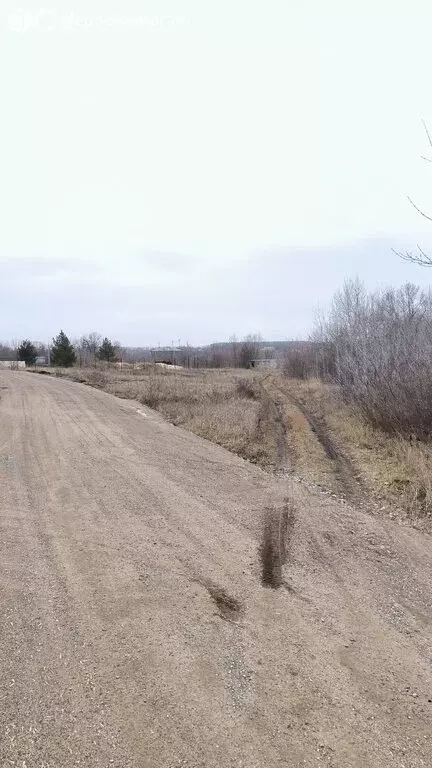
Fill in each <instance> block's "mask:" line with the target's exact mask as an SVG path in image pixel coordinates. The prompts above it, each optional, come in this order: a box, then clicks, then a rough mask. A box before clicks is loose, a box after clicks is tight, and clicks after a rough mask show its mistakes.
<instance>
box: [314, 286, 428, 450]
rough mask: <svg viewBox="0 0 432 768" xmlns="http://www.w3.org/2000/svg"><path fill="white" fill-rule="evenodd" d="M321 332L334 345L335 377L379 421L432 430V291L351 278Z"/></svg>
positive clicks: (414, 431)
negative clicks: (381, 286) (374, 285)
mask: <svg viewBox="0 0 432 768" xmlns="http://www.w3.org/2000/svg"><path fill="white" fill-rule="evenodd" d="M315 338H316V339H318V340H320V341H321V342H324V343H326V344H328V345H330V346H331V347H332V349H333V350H334V357H335V370H334V373H333V379H334V380H335V381H336V382H337V383H338V384H339V385H340V386H341V388H342V392H343V394H344V395H345V397H346V399H347V400H349V401H350V402H353V403H355V405H356V406H357V407H359V408H360V409H361V411H362V413H363V415H364V416H365V418H366V419H367V421H368V422H369V423H370V424H372V425H373V426H374V427H380V428H381V429H383V430H385V431H386V432H388V433H399V434H402V435H412V436H415V437H417V438H419V439H424V438H426V437H428V436H429V435H430V434H431V433H432V295H431V293H430V292H428V293H426V292H424V291H421V290H420V289H419V288H417V287H416V286H414V285H412V284H410V283H408V284H406V285H404V286H403V287H401V288H398V289H395V288H388V289H385V290H378V291H375V292H373V293H368V292H367V291H366V289H365V287H364V286H363V285H362V284H361V283H360V282H359V281H349V282H347V283H346V284H345V286H344V287H343V289H342V290H341V291H339V292H338V293H337V294H336V295H335V297H334V300H333V305H332V308H331V311H330V313H329V316H328V317H327V318H326V319H324V320H323V321H321V323H320V326H319V328H318V329H317V333H316V335H315Z"/></svg>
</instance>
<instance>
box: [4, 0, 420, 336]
mask: <svg viewBox="0 0 432 768" xmlns="http://www.w3.org/2000/svg"><path fill="white" fill-rule="evenodd" d="M4 6H5V13H4V15H3V16H2V17H0V51H1V52H0V59H1V66H0V81H1V89H2V107H3V115H4V116H5V118H6V119H3V120H2V123H1V125H0V139H1V144H0V146H1V150H2V158H1V175H0V224H1V226H0V338H3V339H9V338H20V337H22V336H30V337H32V338H38V339H43V340H46V339H49V338H50V337H51V336H52V335H53V334H54V333H56V332H57V330H58V328H59V327H60V326H62V327H64V329H65V330H66V331H67V332H68V333H69V334H70V335H71V336H72V337H74V336H78V335H80V334H81V333H84V332H87V331H90V330H100V331H101V332H102V333H106V334H109V335H110V336H113V337H115V338H118V339H120V340H121V341H122V342H123V343H125V344H134V345H135V344H153V343H158V342H161V343H170V342H171V340H173V339H178V338H180V339H181V340H182V341H189V342H190V343H203V342H207V341H213V340H217V339H219V340H220V339H224V338H226V337H227V336H229V335H230V334H232V333H237V334H238V335H242V334H245V333H247V332H249V331H260V332H261V333H262V334H263V335H265V336H266V337H273V338H285V337H298V336H302V335H304V334H305V332H306V331H307V329H308V328H309V327H310V325H311V323H312V320H313V315H314V308H315V307H316V306H317V304H321V305H325V304H326V303H327V302H328V300H329V297H330V296H331V294H332V292H333V291H334V290H335V289H336V288H337V287H338V286H339V285H340V283H341V282H342V281H343V279H344V278H345V277H346V276H353V275H355V274H358V275H359V276H360V277H362V278H363V279H365V281H366V282H367V283H368V285H371V286H372V285H375V284H382V283H384V282H392V283H400V282H402V281H404V280H412V281H414V282H419V283H421V284H423V285H426V284H428V282H429V280H430V278H432V274H431V273H429V272H427V271H426V270H421V269H419V268H417V269H416V268H415V267H413V266H410V265H407V264H404V263H400V262H398V260H397V259H396V257H395V256H393V255H392V253H391V248H392V247H396V248H397V247H405V246H407V247H412V248H415V245H416V243H417V242H420V243H421V244H422V245H423V246H424V247H425V248H427V247H428V246H429V245H430V246H432V224H431V223H428V222H427V221H426V220H424V219H422V218H421V217H420V216H419V215H418V214H417V213H416V212H415V211H414V210H413V209H412V207H411V206H410V205H409V203H408V202H407V200H406V195H407V194H410V195H411V196H412V197H413V198H414V199H415V201H416V202H417V203H418V204H419V205H420V206H424V207H425V208H426V209H427V208H428V203H429V200H430V199H431V195H430V192H431V189H432V166H431V165H428V164H427V163H425V162H424V161H422V160H421V159H420V155H421V154H422V153H427V149H428V147H427V142H426V138H425V135H424V133H423V129H422V125H421V118H423V119H425V120H426V121H428V122H429V123H430V124H431V125H432V99H431V97H430V91H429V78H430V72H431V70H432V50H431V47H430V40H429V33H430V29H431V22H432V9H431V7H430V4H429V3H427V2H426V1H424V2H422V1H421V0H413V1H412V2H411V3H408V2H407V1H405V0H404V2H394V0H393V2H387V1H386V0H380V2H376V0H375V1H374V2H373V1H372V0H364V2H362V3H347V2H346V0H337V1H336V0H327V2H325V3H323V2H322V0H313V1H312V0H290V2H287V0H269V1H268V2H263V1H261V2H251V1H250V0H249V1H248V2H246V0H231V1H230V2H228V0H220V1H219V2H218V3H206V2H203V0H175V2H164V0H157V2H153V3H152V2H143V0H141V1H140V2H133V1H132V0H125V1H123V2H121V3H120V2H119V0H116V2H106V1H105V2H104V3H102V2H99V3H98V2H96V1H95V0H87V1H86V2H85V3H81V4H77V3H76V1H75V0H74V3H73V4H72V3H71V2H69V0H57V2H56V3H55V5H54V4H53V5H52V6H50V5H47V6H41V5H40V4H39V3H37V2H34V3H31V2H28V3H27V4H26V6H25V8H24V11H23V10H22V6H18V5H16V6H14V4H13V3H10V4H8V2H7V0H5V3H4ZM17 9H18V10H17ZM431 153H432V150H431ZM429 211H430V209H429Z"/></svg>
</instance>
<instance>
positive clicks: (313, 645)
mask: <svg viewBox="0 0 432 768" xmlns="http://www.w3.org/2000/svg"><path fill="white" fill-rule="evenodd" d="M287 499H288V501H287ZM286 509H289V510H290V518H289V525H288V526H286V535H287V539H288V541H287V542H286V543H285V544H286V546H285V548H286V562H285V565H284V567H283V573H282V580H281V581H282V583H281V586H280V588H278V589H272V588H270V587H269V586H264V585H263V583H262V577H263V564H262V562H261V559H262V557H263V553H265V551H266V549H265V546H264V545H265V543H266V542H264V544H263V540H262V539H263V530H264V531H266V535H268V531H269V530H270V529H271V527H272V525H273V523H271V522H270V523H269V521H276V523H275V524H276V526H277V521H278V520H280V519H283V514H282V513H283V512H284V510H286ZM293 510H294V513H293ZM281 515H282V518H281ZM282 529H283V530H285V527H284V526H281V530H282ZM267 543H268V542H267ZM0 550H1V551H0V610H1V624H0V740H1V742H0V766H1V768H6V767H7V768H9V766H16V767H17V768H70V767H71V766H74V767H75V766H81V767H85V768H96V767H98V766H103V767H104V768H111V766H115V768H129V767H130V768H147V767H148V768H180V767H181V766H182V767H183V768H230V767H231V766H233V767H234V766H236V767H237V766H239V767H240V766H243V767H244V768H276V767H278V768H279V767H282V766H283V767H284V768H297V766H316V767H319V766H323V767H325V766H333V767H334V768H351V767H354V766H356V767H358V768H360V766H361V768H368V767H369V766H370V767H371V768H372V767H373V768H381V767H382V766H391V767H392V768H393V766H395V767H396V766H398V767H400V768H403V767H404V768H417V766H430V765H431V764H432V744H431V733H432V674H431V660H432V650H431V636H432V631H431V597H430V595H431V584H432V554H431V543H430V538H429V537H427V536H426V535H425V534H422V533H420V532H418V531H415V530H413V529H410V528H404V527H401V526H399V525H397V524H396V523H394V522H392V521H388V520H383V519H380V518H379V517H378V516H373V515H369V514H366V513H365V512H364V511H360V510H356V509H355V508H354V507H352V506H350V505H348V504H342V503H340V502H339V501H337V500H335V499H329V498H327V497H325V498H324V497H323V496H321V495H320V494H319V493H318V492H316V493H315V492H314V491H311V490H308V489H306V488H304V487H302V486H301V484H298V483H295V482H294V481H292V480H287V479H284V478H279V479H275V478H272V477H270V476H269V475H266V474H265V473H263V472H261V471H260V470H258V469H256V468H255V467H253V466H251V465H249V464H247V463H246V462H244V461H242V460H241V459H239V458H237V457H235V456H233V455H231V454H229V453H227V452H226V451H224V450H223V449H221V448H219V447H217V446H215V445H212V444H210V443H207V442H205V441H203V440H200V439H199V438H197V437H195V436H194V435H192V434H189V433H186V432H184V431H182V430H180V429H176V428H175V427H172V426H171V425H169V424H166V423H165V422H164V421H163V420H162V419H161V418H160V417H159V416H158V415H157V414H155V413H153V412H151V411H150V410H148V409H145V408H144V407H142V406H139V405H138V404H137V403H134V402H131V401H123V400H118V399H116V398H115V397H113V396H111V395H108V394H105V393H103V392H99V391H96V390H92V389H90V388H88V387H85V386H84V385H80V384H76V383H73V382H70V381H66V380H58V379H55V378H52V377H48V376H34V375H29V374H28V373H19V372H8V371H4V372H0ZM267 566H268V563H267ZM264 570H265V568H264ZM278 583H280V581H279V582H278Z"/></svg>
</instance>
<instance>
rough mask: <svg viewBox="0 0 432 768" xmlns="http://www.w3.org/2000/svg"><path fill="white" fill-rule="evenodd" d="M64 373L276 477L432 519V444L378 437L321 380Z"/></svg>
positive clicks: (128, 371)
mask: <svg viewBox="0 0 432 768" xmlns="http://www.w3.org/2000/svg"><path fill="white" fill-rule="evenodd" d="M50 373H51V374H53V373H54V371H52V370H51V371H50ZM54 375H57V376H67V377H68V378H70V379H73V380H76V381H79V382H81V383H85V384H88V385H90V386H93V387H97V388H99V389H103V390H104V391H106V392H110V393H112V394H114V395H117V396H118V397H122V398H129V399H134V400H137V401H139V402H140V403H143V404H145V405H147V406H149V407H150V408H154V409H155V410H157V411H159V412H160V413H161V414H162V415H163V416H164V417H165V418H166V419H167V420H169V421H170V422H171V423H172V424H175V425H176V426H181V427H184V428H185V429H188V430H190V431H192V432H194V433H195V434H197V435H199V436H201V437H203V438H206V439H207V440H211V441H213V442H215V443H218V444H219V445H222V446H223V447H224V448H227V449H228V450H229V451H232V452H234V453H237V454H238V455H240V456H242V457H243V458H245V459H247V460H249V461H251V462H253V463H255V464H257V465H259V466H260V467H262V468H263V469H264V470H266V471H275V470H281V469H283V470H284V471H286V472H287V473H293V474H295V475H297V476H299V477H301V478H302V479H305V480H307V481H310V482H312V483H313V484H316V485H319V486H322V487H324V488H327V489H329V490H330V491H331V492H333V493H335V494H337V495H339V496H344V497H346V498H350V497H352V498H354V496H358V495H359V494H363V496H364V497H365V498H366V497H367V498H369V499H370V500H373V501H374V503H375V505H376V506H377V507H378V508H379V509H381V510H382V511H383V512H385V513H386V514H390V515H393V514H399V515H400V514H401V511H402V514H404V515H405V516H406V517H408V518H410V519H412V520H419V519H423V520H424V519H426V518H428V517H430V516H431V515H432V479H431V478H432V474H431V470H432V450H431V445H430V444H429V443H419V442H410V441H409V440H407V439H404V438H402V437H401V438H399V437H389V436H388V435H386V434H384V433H383V432H381V431H380V430H376V429H372V428H371V427H370V426H368V425H367V424H366V423H365V422H364V420H363V419H362V418H361V416H360V415H359V414H358V413H357V412H356V411H355V410H354V409H352V408H351V407H348V406H347V405H346V404H344V403H343V402H342V401H341V398H340V396H339V394H338V391H337V389H336V388H334V387H332V386H330V385H326V384H323V383H322V382H320V381H317V380H312V381H308V382H302V381H297V380H292V379H287V378H286V377H284V376H283V375H281V374H273V373H272V374H265V373H263V372H256V371H245V370H239V369H235V370H234V369H233V370H230V369H229V370H226V369H200V370H187V369H182V368H170V367H163V366H159V365H142V366H140V367H136V368H132V367H130V368H124V369H123V370H119V369H118V368H116V367H114V366H113V367H110V368H105V369H104V368H85V369H78V368H73V369H67V370H65V369H56V370H55V374H54ZM282 443H283V445H282Z"/></svg>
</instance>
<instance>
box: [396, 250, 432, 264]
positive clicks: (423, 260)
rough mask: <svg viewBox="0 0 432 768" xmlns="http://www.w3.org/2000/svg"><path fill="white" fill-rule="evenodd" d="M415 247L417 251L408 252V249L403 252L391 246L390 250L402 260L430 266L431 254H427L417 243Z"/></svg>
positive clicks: (431, 262) (431, 261)
mask: <svg viewBox="0 0 432 768" xmlns="http://www.w3.org/2000/svg"><path fill="white" fill-rule="evenodd" d="M417 248H418V251H419V252H418V253H410V251H406V252H405V253H403V252H402V251H396V250H395V249H394V248H392V251H393V253H394V254H396V256H399V258H400V259H403V260H404V261H410V262H411V263H412V264H418V265H419V266H420V267H432V256H428V255H427V253H425V252H424V251H423V250H422V248H420V246H419V245H417Z"/></svg>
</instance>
